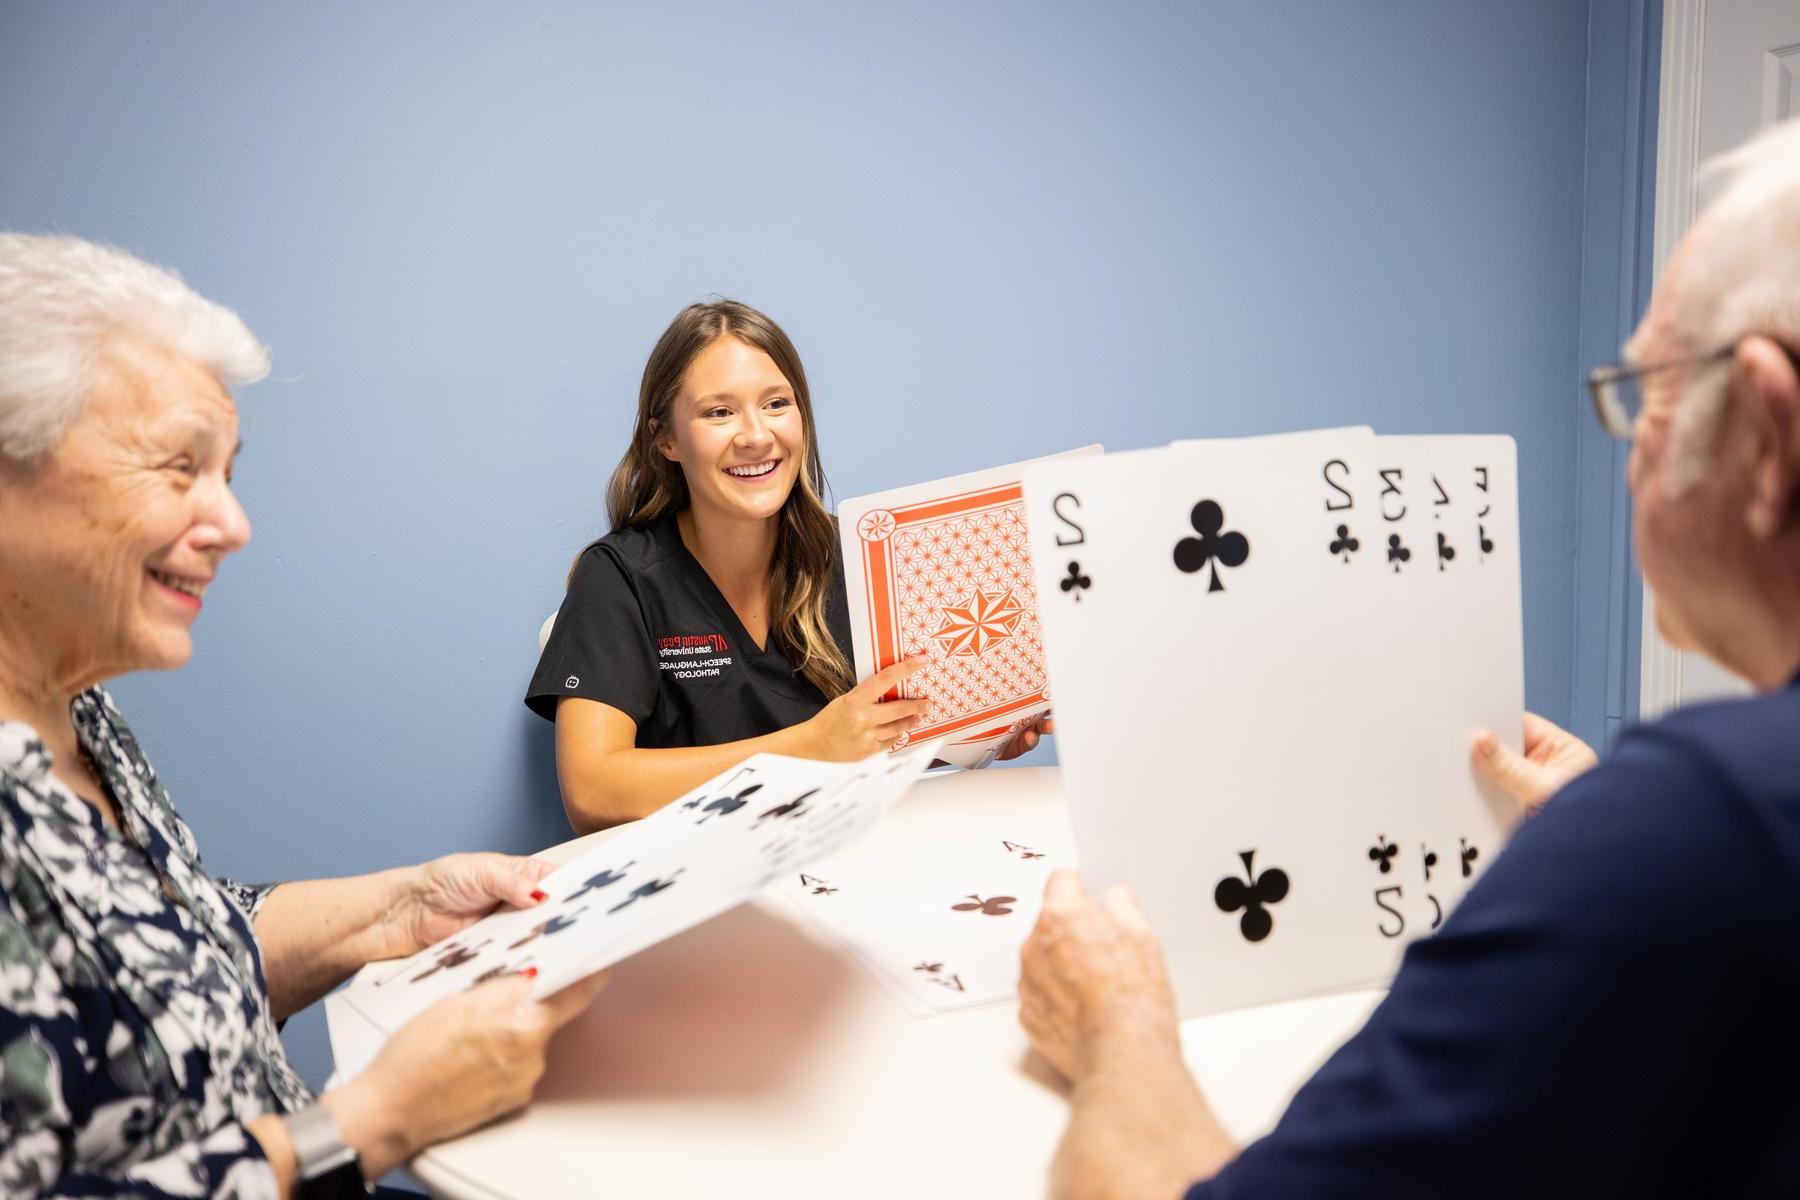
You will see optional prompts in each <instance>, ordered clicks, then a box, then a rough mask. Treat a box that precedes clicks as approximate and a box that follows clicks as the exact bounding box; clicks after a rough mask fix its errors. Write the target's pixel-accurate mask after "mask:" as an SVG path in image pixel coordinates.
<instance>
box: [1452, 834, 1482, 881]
mask: <svg viewBox="0 0 1800 1200" xmlns="http://www.w3.org/2000/svg"><path fill="white" fill-rule="evenodd" d="M1456 840H1457V841H1459V842H1461V843H1462V875H1463V878H1464V879H1467V878H1468V877H1469V876H1471V875H1473V874H1474V873H1475V860H1476V859H1478V858H1480V857H1481V851H1480V850H1479V849H1477V848H1476V847H1474V846H1471V845H1469V840H1468V839H1467V838H1457V839H1456Z"/></svg>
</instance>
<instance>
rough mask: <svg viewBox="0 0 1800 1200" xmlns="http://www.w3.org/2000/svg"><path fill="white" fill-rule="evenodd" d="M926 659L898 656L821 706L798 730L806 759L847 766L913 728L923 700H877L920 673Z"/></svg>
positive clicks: (922, 707) (921, 709)
mask: <svg viewBox="0 0 1800 1200" xmlns="http://www.w3.org/2000/svg"><path fill="white" fill-rule="evenodd" d="M930 661H931V660H930V658H929V657H928V656H926V655H923V654H917V655H913V656H912V657H910V658H903V659H901V660H900V661H899V662H897V663H895V664H894V665H893V666H891V667H888V668H887V669H886V670H882V671H877V672H875V674H873V675H871V676H869V677H868V678H867V679H865V680H863V681H862V682H861V683H859V684H857V685H856V686H855V687H853V688H851V689H850V690H849V691H847V692H845V693H844V694H843V695H841V696H839V697H838V698H837V699H835V700H833V701H832V702H831V703H829V704H827V705H826V706H825V707H824V708H822V709H820V710H819V714H818V715H817V716H815V717H813V718H812V719H811V720H809V721H807V722H805V723H804V724H803V725H801V726H800V727H799V728H800V729H801V730H802V732H803V735H804V743H805V748H804V749H803V750H802V751H801V753H802V754H803V755H804V756H805V757H807V758H819V759H824V760H826V761H827V762H852V761H854V760H856V759H859V758H867V757H868V756H869V755H871V754H873V753H875V752H876V751H877V750H886V749H889V748H891V747H892V746H893V744H894V742H895V741H897V740H898V739H899V737H900V735H902V734H904V733H905V732H906V731H907V730H909V729H911V728H912V727H913V726H914V725H916V724H918V722H919V718H920V717H921V716H923V715H924V713H925V707H926V702H925V701H924V700H907V699H899V700H883V699H882V696H884V695H885V694H887V693H888V692H890V691H892V690H893V689H894V688H897V687H899V686H900V685H901V684H902V683H904V682H906V681H907V680H908V679H911V678H912V677H913V676H914V675H917V674H918V673H919V672H920V671H922V670H924V669H925V666H926V664H927V663H929V662H930Z"/></svg>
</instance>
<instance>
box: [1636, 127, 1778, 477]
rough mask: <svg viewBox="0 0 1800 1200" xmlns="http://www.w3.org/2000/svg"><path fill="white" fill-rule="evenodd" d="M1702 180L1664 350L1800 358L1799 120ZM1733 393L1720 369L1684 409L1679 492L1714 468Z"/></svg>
mask: <svg viewBox="0 0 1800 1200" xmlns="http://www.w3.org/2000/svg"><path fill="white" fill-rule="evenodd" d="M1699 178H1700V184H1701V187H1702V188H1703V189H1704V190H1705V191H1706V192H1707V193H1709V195H1710V199H1709V200H1708V201H1707V203H1706V206H1705V208H1704V209H1703V210H1702V211H1701V214H1700V217H1699V219H1698V220H1696V221H1695V222H1694V227H1693V229H1692V230H1690V231H1689V233H1688V235H1687V237H1686V238H1684V239H1683V242H1682V245H1681V248H1680V251H1679V253H1678V255H1677V257H1676V260H1675V261H1674V262H1672V263H1671V264H1670V267H1669V270H1668V275H1669V277H1670V279H1669V282H1670V284H1671V285H1672V286H1671V287H1670V288H1669V289H1668V294H1667V297H1666V299H1667V304H1668V310H1669V311H1668V314H1667V316H1668V326H1669V327H1668V329H1667V330H1666V332H1667V334H1668V338H1667V340H1666V343H1665V347H1664V351H1663V353H1664V354H1665V355H1668V354H1671V353H1673V354H1695V355H1699V354H1708V353H1712V352H1714V351H1717V350H1722V349H1724V348H1725V347H1727V346H1731V345H1733V344H1735V343H1736V342H1737V341H1739V340H1740V339H1742V338H1744V337H1747V336H1749V335H1750V334H1762V335H1763V336H1765V337H1769V338H1773V339H1774V340H1775V341H1778V342H1780V343H1781V344H1783V345H1784V346H1786V347H1788V348H1789V349H1790V350H1792V351H1795V352H1796V353H1800V118H1795V119H1793V120H1788V121H1783V122H1781V123H1780V124H1778V125H1773V126H1770V127H1769V128H1768V129H1765V130H1764V131H1762V132H1761V133H1759V134H1758V135H1756V136H1755V137H1753V138H1751V139H1750V140H1749V141H1747V142H1745V143H1744V144H1743V145H1741V146H1739V147H1737V148H1736V149H1735V150H1730V151H1727V152H1726V153H1724V154H1721V155H1719V156H1718V157H1717V158H1714V159H1712V160H1711V161H1709V162H1708V163H1706V165H1705V166H1703V167H1702V168H1701V169H1700V177H1699ZM1729 389H1730V374H1729V370H1728V368H1727V367H1726V366H1725V365H1723V364H1721V365H1719V366H1718V368H1717V369H1716V371H1715V373H1714V375H1713V377H1712V378H1711V379H1709V380H1708V381H1707V384H1706V386H1703V387H1702V386H1695V387H1693V388H1691V389H1689V391H1688V394H1687V395H1686V396H1685V397H1684V398H1683V401H1682V404H1681V406H1680V407H1679V408H1678V409H1677V410H1676V412H1675V416H1674V423H1673V428H1672V431H1671V433H1672V436H1671V442H1670V470H1669V474H1668V484H1669V489H1670V491H1671V493H1675V494H1679V493H1680V492H1682V491H1685V490H1686V489H1687V488H1688V487H1691V486H1692V485H1693V484H1695V483H1697V482H1698V481H1699V480H1700V479H1702V478H1704V477H1705V475H1706V474H1707V472H1708V470H1709V469H1710V468H1711V466H1712V459H1713V451H1714V450H1715V449H1716V442H1717V439H1718V436H1719V433H1720V416H1721V414H1722V413H1723V411H1724V407H1725V397H1726V396H1727V394H1728V393H1729Z"/></svg>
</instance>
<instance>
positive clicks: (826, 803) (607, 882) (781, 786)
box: [327, 741, 942, 1078]
mask: <svg viewBox="0 0 1800 1200" xmlns="http://www.w3.org/2000/svg"><path fill="white" fill-rule="evenodd" d="M941 748H942V744H941V743H940V742H935V741H934V742H924V743H921V744H919V745H917V746H915V747H913V748H911V749H909V750H907V751H905V752H903V753H900V754H894V755H890V754H888V753H886V752H882V753H880V754H875V755H871V756H870V757H869V758H867V759H864V760H862V761H860V762H851V763H827V762H815V761H812V760H809V759H799V758H789V757H786V756H783V755H777V754H758V755H754V756H752V757H750V758H747V759H745V760H744V761H743V762H742V763H741V764H739V765H738V766H736V767H734V768H732V769H731V770H729V771H726V772H724V773H722V774H720V775H718V776H716V777H714V778H712V779H709V780H707V781H706V782H705V783H703V784H701V785H700V786H699V787H697V788H695V789H694V790H693V791H691V792H688V793H687V794H686V795H684V796H682V797H679V798H678V799H676V800H675V801H673V802H672V803H670V804H668V805H666V806H665V807H663V808H661V809H659V810H658V811H657V812H655V813H654V814H652V815H651V816H649V817H646V818H645V819H644V820H642V821H639V822H637V823H636V824H634V825H631V826H628V827H626V828H624V829H622V830H620V831H619V832H618V833H616V834H615V835H613V836H611V837H609V838H607V839H606V840H604V841H603V842H602V843H601V844H600V845H599V846H597V847H595V848H594V849H591V850H588V851H587V852H585V853H584V854H582V855H581V856H580V857H578V858H576V859H573V860H572V861H570V862H567V863H565V864H563V865H562V866H561V867H559V868H557V869H556V870H555V871H553V872H552V873H551V874H549V875H547V876H545V878H544V879H543V880H542V881H541V882H540V883H539V885H538V886H539V888H540V889H541V890H542V891H543V892H545V893H546V894H547V896H548V899H546V900H545V901H543V902H542V903H540V904H538V905H537V906H536V907H533V908H527V909H512V908H504V909H501V910H499V911H497V912H495V913H493V914H492V915H490V916H487V917H484V918H483V919H481V920H480V921H477V922H475V923H474V924H473V925H471V926H469V927H468V928H467V929H465V930H463V931H462V932H461V933H459V934H457V935H456V936H454V937H452V938H449V939H447V940H445V941H442V942H439V943H438V944H436V945H434V946H430V947H427V948H426V949H424V950H422V951H420V952H419V953H417V954H415V955H413V956H412V957H410V958H406V959H399V960H396V961H394V962H391V963H385V964H380V965H379V966H377V967H375V968H372V969H370V970H368V971H366V972H364V973H363V975H361V976H359V977H358V978H357V980H356V981H355V982H353V983H352V984H351V985H350V986H349V987H347V988H345V989H343V990H342V991H340V992H337V993H335V994H334V995H332V996H331V997H329V998H328V1001H327V1003H328V1005H330V1006H334V1007H337V1008H340V1009H344V1008H347V1009H348V1010H350V1015H351V1016H352V1017H353V1018H354V1021H355V1023H356V1024H357V1025H359V1026H361V1027H365V1028H368V1029H370V1030H372V1031H373V1032H374V1034H375V1035H378V1036H379V1037H381V1038H385V1037H386V1036H389V1035H391V1034H393V1033H394V1032H395V1031H396V1030H398V1029H399V1028H400V1027H401V1026H402V1025H404V1024H405V1023H406V1022H407V1021H409V1020H411V1019H412V1018H413V1017H415V1016H417V1015H418V1014H419V1013H421V1012H423V1011H424V1010H425V1009H426V1008H428V1007H429V1006H430V1005H431V1004H432V1003H433V1002H435V1001H437V1000H439V999H441V998H443V997H445V996H448V995H451V994H453V993H455V992H459V991H463V990H465V989H467V988H470V987H474V986H476V985H478V984H481V983H483V982H486V981H487V980H490V979H493V978H496V977H497V976H500V975H503V974H516V973H519V972H522V971H526V970H535V972H536V977H535V983H534V985H533V987H534V992H535V994H537V995H548V994H550V993H552V992H555V991H557V990H558V989H560V988H562V987H564V986H566V985H568V984H570V983H573V982H574V981H575V980H577V979H580V978H582V977H584V976H586V975H589V974H591V973H593V972H594V971H598V970H600V969H601V968H603V967H608V966H611V965H612V964H613V963H616V962H619V961H621V960H623V959H625V958H628V957H629V956H631V955H633V954H635V953H637V952H638V951H640V950H643V949H645V948H647V947H649V946H652V945H655V944H656V943H657V942H660V941H663V940H665V939H666V938H669V937H672V936H674V935H675V934H678V933H681V932H682V931H684V930H686V929H690V928H692V927H693V926H695V925H698V924H699V923H700V922H702V921H705V920H707V919H709V918H711V917H713V916H716V915H718V914H719V913H721V912H724V911H725V910H726V909H729V908H732V907H735V906H736V905H738V904H740V903H742V902H743V901H745V900H748V899H750V898H751V897H752V896H754V895H755V894H756V893H757V892H758V891H760V890H762V888H764V887H765V886H767V885H768V884H769V883H771V882H772V881H774V880H776V879H778V878H782V877H785V876H787V875H788V874H790V873H791V872H793V871H795V870H798V869H799V868H800V867H803V866H805V865H806V864H808V863H810V862H812V861H814V860H815V859H819V858H822V857H826V856H828V855H830V854H832V853H834V852H836V851H838V850H840V849H842V848H844V847H845V846H847V845H849V844H850V843H852V842H853V841H854V840H855V839H856V838H857V837H859V836H860V835H861V834H862V833H863V832H864V831H866V830H867V829H868V828H869V827H870V826H872V825H873V824H874V823H875V822H876V820H877V819H878V818H879V817H880V816H881V815H882V814H883V813H884V812H886V811H887V810H888V809H889V808H890V807H891V806H892V805H893V803H894V802H895V801H896V800H898V799H899V798H900V797H901V796H902V795H904V794H905V792H906V791H907V790H908V789H909V788H910V787H911V786H912V784H913V783H914V782H915V781H916V780H917V779H918V778H919V776H920V775H921V774H923V773H924V771H925V769H926V768H927V767H929V766H930V764H931V762H932V759H933V757H934V756H935V755H936V754H937V753H938V752H939V751H940V750H941ZM378 1048H379V1043H378V1042H377V1043H376V1044H375V1046H374V1047H373V1048H372V1049H371V1053H372V1050H373V1049H378ZM339 1065H340V1071H342V1072H343V1074H344V1077H345V1078H348V1077H349V1075H351V1074H354V1070H355V1068H354V1066H353V1065H348V1064H343V1063H340V1064H339ZM347 1066H349V1069H347V1070H346V1069H345V1068H346V1067H347Z"/></svg>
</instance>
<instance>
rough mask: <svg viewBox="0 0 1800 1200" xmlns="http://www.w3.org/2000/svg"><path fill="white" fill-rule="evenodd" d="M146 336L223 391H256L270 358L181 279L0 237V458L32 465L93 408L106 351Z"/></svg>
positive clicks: (28, 238) (42, 240) (71, 248)
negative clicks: (98, 367) (122, 336)
mask: <svg viewBox="0 0 1800 1200" xmlns="http://www.w3.org/2000/svg"><path fill="white" fill-rule="evenodd" d="M115 332H129V333H134V334H138V335H140V336H142V337H146V338H149V339H150V340H152V341H154V342H156V343H158V344H160V345H162V346H164V347H166V348H167V349H169V350H172V351H174V352H175V353H177V354H180V355H182V356H183V357H185V358H190V359H192V360H193V361H195V362H196V363H199V364H200V365H201V366H203V367H205V368H206V369H207V370H209V371H211V372H212V373H213V374H214V375H215V376H217V377H218V379H219V381H220V382H221V383H224V384H227V385H236V384H244V383H254V382H256V381H257V380H258V379H261V378H262V377H263V376H265V375H267V374H268V373H269V352H268V351H267V350H265V349H264V348H263V347H262V345H261V343H259V342H258V341H257V340H256V339H255V338H254V337H253V336H251V333H250V330H249V328H248V327H246V326H245V324H244V322H243V320H242V319H241V318H240V317H239V316H238V315H237V314H236V313H234V312H232V311H231V310H230V309H228V308H225V307H223V306H222V305H218V304H215V303H213V302H212V301H211V300H208V299H206V298H205V297H203V296H200V295H198V294H197V293H195V292H194V291H193V289H191V288H189V287H188V286H187V284H185V283H183V282H182V281H181V278H180V277H179V276H178V275H176V274H175V273H174V272H173V271H169V270H165V269H164V268H162V267H157V266H152V265H151V264H149V263H147V262H144V261H143V260H142V259H138V258H134V257H132V256H131V255H129V254H127V253H125V252H124V251H123V250H115V249H113V248H112V247H110V246H99V245H95V244H94V243H93V242H85V241H82V240H81V239H80V238H72V237H50V236H44V235H38V234H24V233H0V458H4V459H8V460H11V461H12V462H15V463H22V464H29V463H31V462H33V461H35V460H37V459H38V458H40V457H41V456H42V455H44V454H46V453H48V452H49V451H50V449H51V448H52V447H54V446H55V445H56V444H57V443H58V442H59V441H61V440H62V437H63V435H64V434H65V433H67V432H68V431H69V427H70V426H72V425H73V424H75V422H76V420H77V419H78V418H79V417H80V416H81V413H82V410H83V409H84V408H86V407H87V402H88V396H89V394H90V393H91V392H92V391H93V386H94V368H95V364H96V363H97V362H98V360H99V353H100V345H101V343H102V341H103V340H104V339H105V338H106V337H107V336H108V335H109V334H112V333H115Z"/></svg>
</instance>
